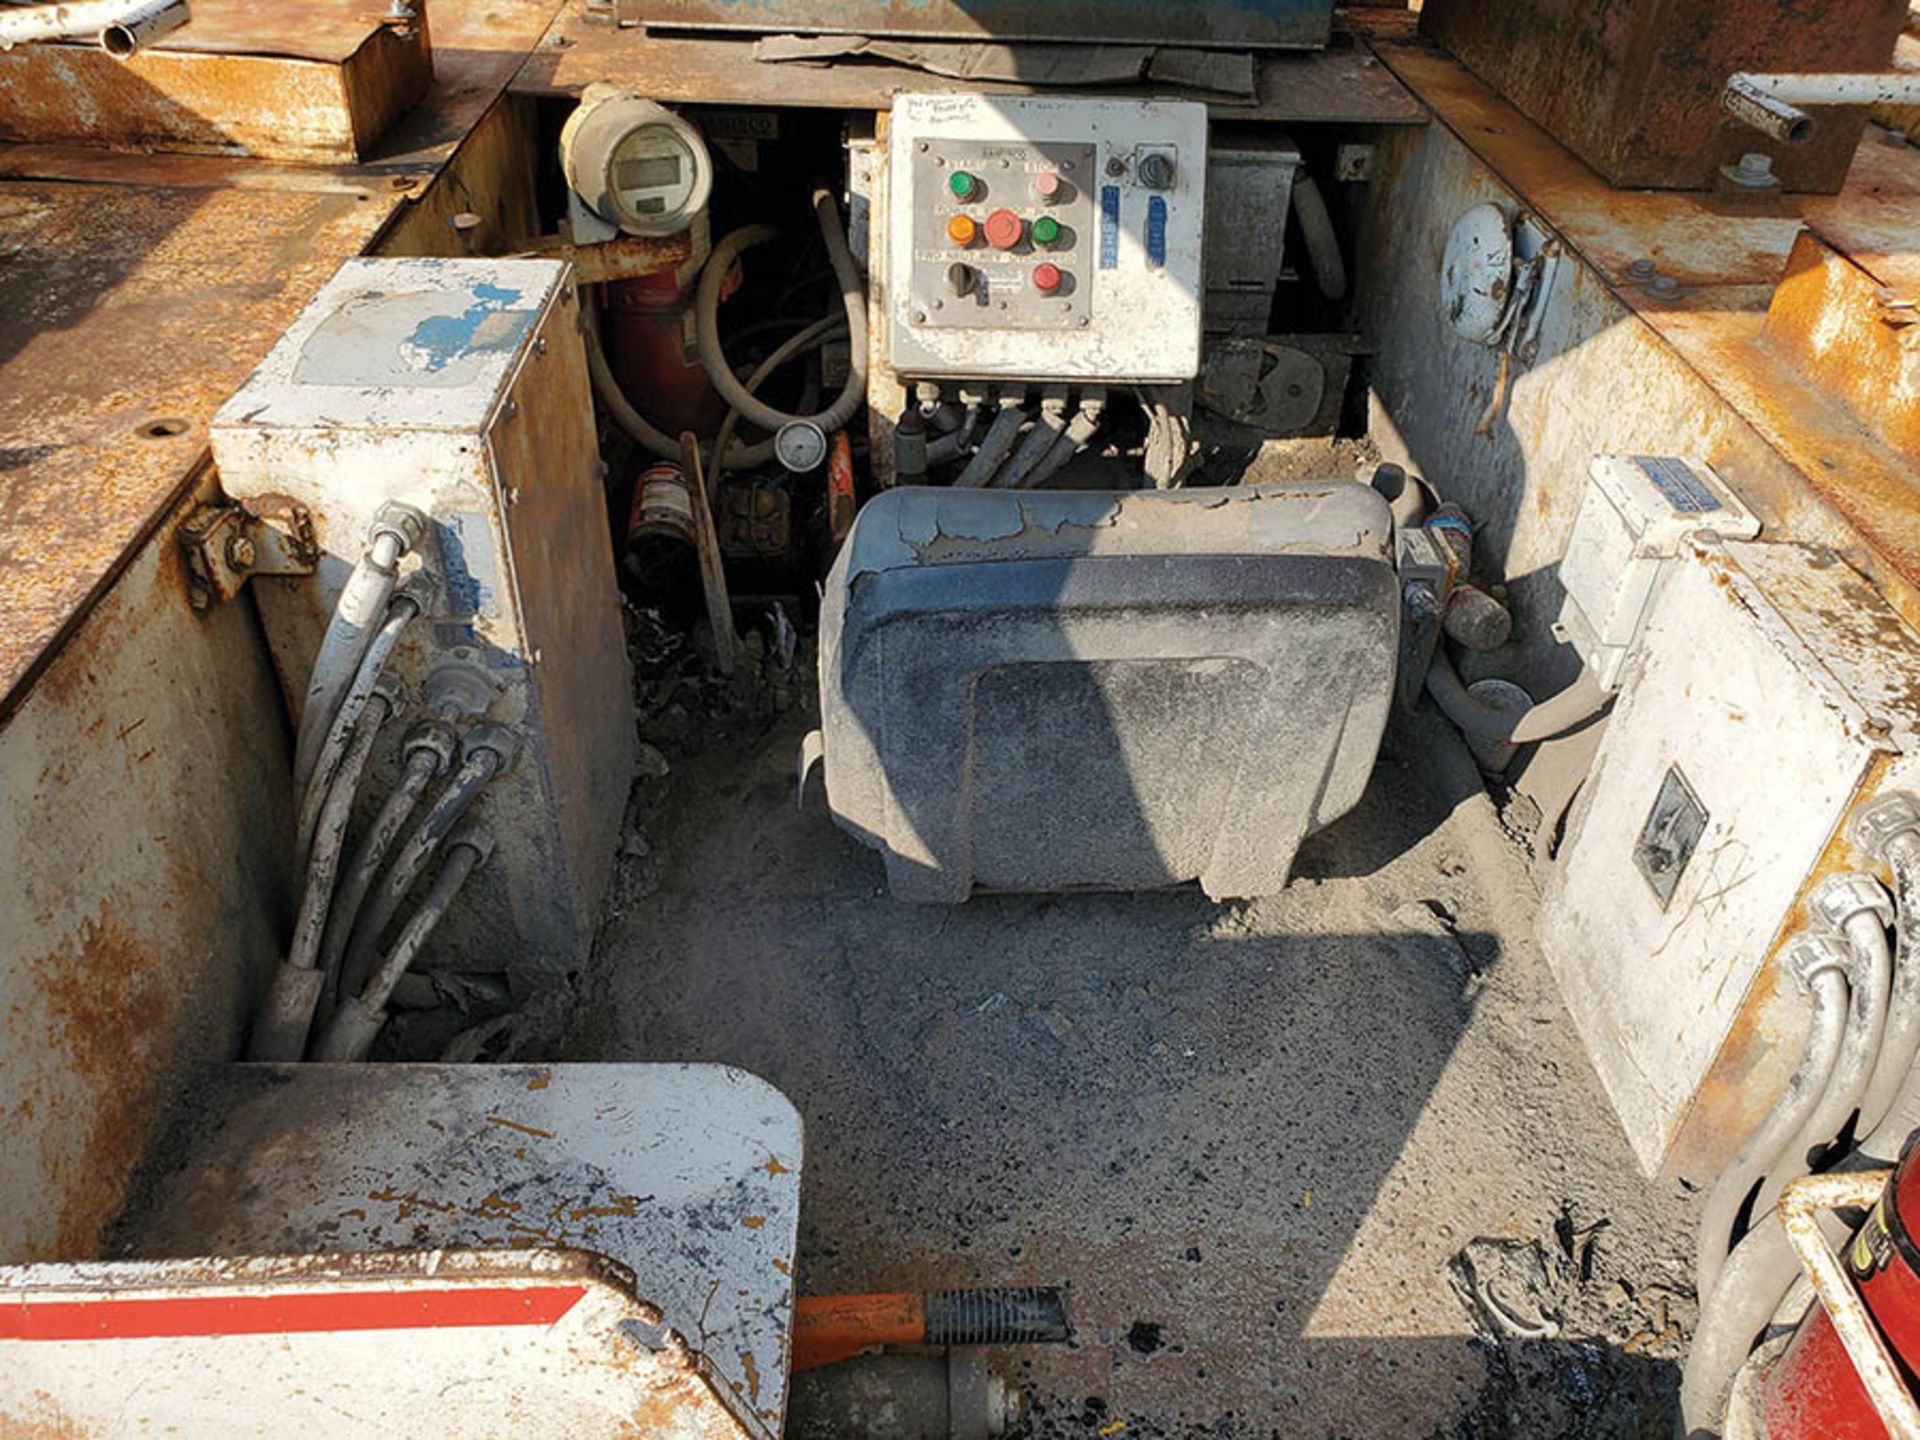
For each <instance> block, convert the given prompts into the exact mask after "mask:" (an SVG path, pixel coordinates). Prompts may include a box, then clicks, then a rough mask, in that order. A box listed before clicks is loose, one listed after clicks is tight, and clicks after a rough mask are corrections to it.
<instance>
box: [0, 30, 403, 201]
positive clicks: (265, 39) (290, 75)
mask: <svg viewBox="0 0 1920 1440" xmlns="http://www.w3.org/2000/svg"><path fill="white" fill-rule="evenodd" d="M413 9H414V10H416V11H418V12H419V13H418V14H417V15H415V16H413V17H412V18H410V19H406V20H395V19H386V18H383V17H382V16H380V15H379V14H378V13H377V11H376V10H374V9H372V8H369V7H366V6H362V5H356V4H354V3H352V0H321V3H315V4H306V5H301V6H298V7H294V6H292V5H289V4H286V3H280V0H276V3H268V4H246V3H242V0H202V3H198V4H195V5H194V6H193V11H192V14H193V18H192V20H191V21H190V22H189V24H188V25H186V26H185V27H184V28H183V29H180V30H177V31H175V32H174V33H173V34H172V35H170V36H168V37H166V38H165V39H163V40H161V41H160V42H159V43H157V44H155V45H153V46H151V47H149V48H147V49H144V50H142V51H141V52H140V53H138V54H136V55H134V56H132V57H131V58H129V59H126V60H117V59H115V58H114V57H113V56H111V55H108V54H107V53H106V52H105V51H104V50H103V49H101V48H100V47H99V46H97V45H83V44H72V45H51V44H42V45H23V46H19V47H17V48H15V49H14V50H12V51H9V52H6V53H0V139H8V140H19V141H29V142H63V143H81V144H99V145H114V146H119V147H121V148H134V147H138V148H148V149H161V150H187V151H200V152H205V153H213V154H227V155H236V154H237V155H251V156H255V157H257V158H262V159H275V160H301V161H320V162H330V163H350V162H352V161H355V160H359V159H362V158H364V157H365V156H366V155H367V154H369V153H370V151H371V149H372V146H373V143H374V141H375V140H377V139H378V138H379V137H380V135H381V134H382V133H384V132H385V131H386V130H387V128H388V127H389V126H391V125H392V124H393V122H394V121H395V120H397V119H398V118H399V117H400V116H401V115H403V114H405V113H406V111H407V110H409V109H410V108H412V106H413V105H415V104H416V103H417V102H418V101H419V100H420V99H421V98H422V97H423V96H425V94H426V93H427V88H428V86H429V85H430V84H431V83H432V80H433V53H432V45H431V42H430V40H429V37H428V30H427V22H426V6H425V3H424V0H413Z"/></svg>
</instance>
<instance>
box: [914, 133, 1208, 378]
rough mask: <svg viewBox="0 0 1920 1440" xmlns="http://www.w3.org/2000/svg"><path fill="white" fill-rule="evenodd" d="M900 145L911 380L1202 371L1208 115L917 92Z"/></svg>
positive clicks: (1190, 374) (1149, 375)
mask: <svg viewBox="0 0 1920 1440" xmlns="http://www.w3.org/2000/svg"><path fill="white" fill-rule="evenodd" d="M890 145H891V152H892V159H891V168H890V172H889V196H888V216H889V218H888V227H887V232H888V247H887V268H888V274H887V276H886V282H887V283H886V286H885V293H886V294H887V296H888V297H889V298H888V306H887V311H888V314H887V323H888V337H889V338H888V348H889V355H890V357H891V359H892V362H893V366H894V368H895V369H896V370H898V371H900V372H901V373H902V374H903V375H909V376H940V377H969V376H977V377H982V378H996V379H1027V380H1076V379H1100V380H1108V381H1112V380H1148V381H1177V380H1188V379H1191V378H1193V376H1194V375H1196V374H1197V373H1198V371H1199V368H1200V329H1201V296H1202V294H1203V287H1202V283H1201V256H1202V249H1203V238H1202V237H1203V222H1204V219H1205V212H1206V183H1207V112H1206V107H1205V106H1202V105H1193V104H1181V103H1154V102H1139V101H1124V100H1095V99H1054V98H1011V97H993V98H989V97H985V96H976V95H906V96H901V97H900V98H899V99H898V100H897V101H896V102H895V104H894V109H893V118H892V130H891V140H890Z"/></svg>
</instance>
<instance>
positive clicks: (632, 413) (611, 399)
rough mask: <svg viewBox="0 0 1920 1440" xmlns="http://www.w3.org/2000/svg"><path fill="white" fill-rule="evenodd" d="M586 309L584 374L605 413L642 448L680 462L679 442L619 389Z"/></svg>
mask: <svg viewBox="0 0 1920 1440" xmlns="http://www.w3.org/2000/svg"><path fill="white" fill-rule="evenodd" d="M583 308H584V309H586V310H587V312H588V320H587V324H586V327H585V331H586V341H587V374H588V376H589V377H590V378H591V379H592V381H593V393H594V394H595V395H597V396H599V397H600V403H601V404H602V405H604V406H606V407H607V414H608V415H609V416H610V417H611V418H612V420H613V423H614V424H616V425H618V426H619V427H620V428H621V429H622V430H624V431H626V433H627V434H628V435H629V436H631V437H632V438H633V439H634V440H635V441H636V442H637V443H638V444H639V445H640V446H641V447H642V448H643V449H645V450H648V451H650V452H651V453H652V454H654V455H655V456H657V457H659V458H660V459H662V460H671V461H673V462H674V463H675V464H676V465H677V464H679V462H680V442H679V441H678V440H676V439H674V438H673V437H672V436H671V435H669V434H667V432H666V431H664V430H662V429H660V428H659V427H658V426H657V425H655V424H654V423H653V422H652V421H651V420H649V419H647V417H646V416H644V415H642V414H641V413H640V412H639V411H638V410H636V409H634V407H633V402H632V401H631V400H629V399H627V397H626V392H624V391H623V390H621V388H620V381H619V380H618V379H617V378H615V376H614V373H613V367H612V366H611V365H609V364H608V363H607V352H606V347H605V346H603V345H602V344H601V343H600V322H599V320H598V319H597V318H595V317H594V316H593V314H592V309H593V307H592V306H584V307H583Z"/></svg>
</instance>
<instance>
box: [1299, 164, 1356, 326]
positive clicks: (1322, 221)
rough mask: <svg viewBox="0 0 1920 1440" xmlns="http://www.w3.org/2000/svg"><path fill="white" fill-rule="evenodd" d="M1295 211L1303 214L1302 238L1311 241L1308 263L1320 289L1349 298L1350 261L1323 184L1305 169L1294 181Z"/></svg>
mask: <svg viewBox="0 0 1920 1440" xmlns="http://www.w3.org/2000/svg"><path fill="white" fill-rule="evenodd" d="M1293 213H1294V214H1295V215H1297V216H1298V217H1299V218H1300V238H1301V239H1303V240H1304V241H1306V244H1307V263H1308V265H1310V266H1311V267H1312V268H1313V278H1314V281H1315V283H1316V284H1318V285H1319V287H1320V293H1321V294H1322V295H1324V296H1326V298H1327V299H1329V300H1336V301H1338V300H1344V299H1346V298H1347V261H1346V257H1345V256H1343V255H1342V254H1341V253H1340V236H1339V234H1338V233H1337V232H1336V231H1335V230H1334V228H1333V216H1332V215H1331V214H1329V213H1328V211H1327V200H1326V197H1325V196H1324V195H1322V194H1321V193H1320V187H1319V186H1318V185H1317V184H1315V183H1314V179H1313V177H1312V176H1311V175H1309V174H1307V173H1306V171H1304V170H1302V171H1301V172H1300V173H1299V174H1298V176H1296V177H1295V179H1294V182H1293Z"/></svg>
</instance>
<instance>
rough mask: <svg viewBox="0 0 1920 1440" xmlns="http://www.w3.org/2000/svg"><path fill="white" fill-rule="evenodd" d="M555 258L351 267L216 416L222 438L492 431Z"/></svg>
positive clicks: (560, 278)
mask: <svg viewBox="0 0 1920 1440" xmlns="http://www.w3.org/2000/svg"><path fill="white" fill-rule="evenodd" d="M567 271H568V267H567V265H566V263H565V262H564V261H558V260H432V259H397V260H396V259H355V260H349V261H347V262H346V263H344V264H343V265H342V266H341V267H340V269H339V270H338V271H337V272H335V274H334V276H333V278H332V279H331V280H329V281H328V282H327V283H326V284H325V285H324V286H322V287H321V289H320V293H319V294H318V295H316V296H315V297H314V299H313V301H312V303H310V304H309V305H308V306H307V308H306V309H305V310H304V311H303V312H302V313H301V315H300V317H299V319H297V320H296V321H294V323H293V324H292V325H291V326H290V327H289V328H288V329H287V332H286V334H285V335H283V336H282V337H281V338H280V341H279V343H278V344H276V345H275V346H274V347H273V349H272V350H271V351H269V352H268V354H267V358H266V359H265V360H263V361H261V362H260V365H259V367H258V368H257V369H255V371H254V372H253V374H252V375H250V376H249V377H248V378H247V381H246V383H245V384H244V385H242V386H241V387H240V389H239V391H238V392H237V393H236V394H235V395H234V396H233V398H232V399H231V400H229V401H228V402H227V403H226V404H225V405H223V406H221V407H220V410H219V412H218V413H217V414H216V415H215V416H214V418H213V426H212V429H213V436H214V446H215V450H216V453H217V452H218V450H219V447H220V444H221V440H222V436H223V432H233V431H240V430H245V431H252V432H258V431H263V430H389V429H390V430H407V431H419V430H443V431H445V430H451V431H466V432H475V431H479V430H483V429H485V428H486V426H487V424H488V422H489V421H490V419H491V418H492V416H493V414H494V411H495V410H496V409H497V408H498V406H499V404H500V401H501V398H502V396H503V395H504V394H505V393H506V389H507V387H508V385H509V384H510V383H511V380H512V377H513V373H514V371H515V368H516V367H517V365H518V364H519V362H520V352H521V350H522V346H523V342H524V341H525V339H526V336H527V333H528V331H529V330H531V329H532V328H533V326H534V324H535V322H536V321H537V320H538V319H539V316H540V312H541V310H542V309H543V308H544V307H545V306H546V305H547V304H548V303H549V302H550V301H551V299H552V297H553V295H554V294H555V292H556V291H557V290H558V289H559V288H560V287H561V285H562V284H563V283H564V282H565V279H566V276H567Z"/></svg>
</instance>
